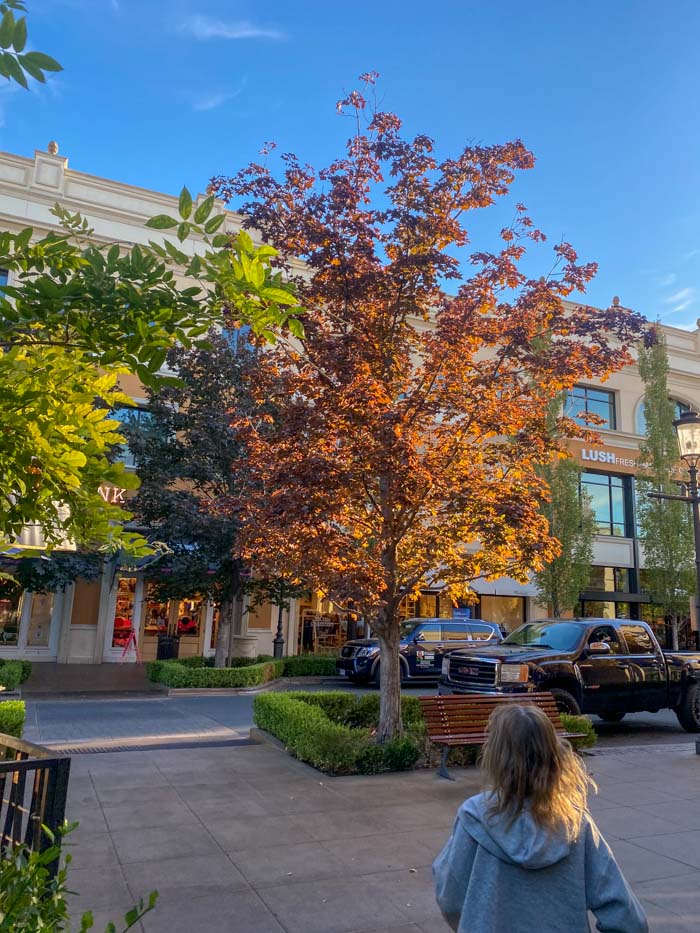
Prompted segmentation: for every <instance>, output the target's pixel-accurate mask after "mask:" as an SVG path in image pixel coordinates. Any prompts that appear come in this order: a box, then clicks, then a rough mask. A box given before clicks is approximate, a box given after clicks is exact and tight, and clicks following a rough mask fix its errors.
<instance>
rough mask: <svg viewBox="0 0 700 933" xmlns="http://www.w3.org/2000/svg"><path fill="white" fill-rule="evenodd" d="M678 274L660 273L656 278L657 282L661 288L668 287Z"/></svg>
mask: <svg viewBox="0 0 700 933" xmlns="http://www.w3.org/2000/svg"><path fill="white" fill-rule="evenodd" d="M677 278H678V276H677V275H676V273H675V272H667V273H666V274H665V275H660V276H659V277H658V279H657V280H656V284H657V285H658V286H659V287H660V288H668V287H669V286H670V285H673V284H674V283H675V281H676V279H677Z"/></svg>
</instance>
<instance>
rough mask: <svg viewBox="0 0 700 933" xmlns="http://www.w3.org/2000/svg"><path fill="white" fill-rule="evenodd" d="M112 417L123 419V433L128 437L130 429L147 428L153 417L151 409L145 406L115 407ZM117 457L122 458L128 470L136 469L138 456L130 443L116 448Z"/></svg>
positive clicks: (117, 458)
mask: <svg viewBox="0 0 700 933" xmlns="http://www.w3.org/2000/svg"><path fill="white" fill-rule="evenodd" d="M110 417H111V418H116V419H117V420H118V421H121V423H122V428H123V431H122V433H123V434H124V435H125V437H127V438H128V436H129V431H130V430H136V431H143V430H145V429H146V428H147V427H148V425H149V424H150V423H151V421H152V418H153V416H152V415H151V413H150V411H148V410H147V409H145V408H114V409H113V410H112V412H111V413H110ZM115 459H116V460H121V462H122V463H123V464H124V466H125V467H126V468H127V470H135V469H136V458H135V457H134V455H133V453H132V452H131V450H130V449H129V445H128V443H127V444H124V445H121V446H119V447H117V448H116V452H115Z"/></svg>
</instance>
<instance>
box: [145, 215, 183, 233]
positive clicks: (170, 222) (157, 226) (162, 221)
mask: <svg viewBox="0 0 700 933" xmlns="http://www.w3.org/2000/svg"><path fill="white" fill-rule="evenodd" d="M146 226H147V227H150V228H151V229H152V230H167V229H168V228H169V227H177V220H175V218H174V217H168V215H167V214H157V215H156V216H155V217H151V219H150V220H147V221H146Z"/></svg>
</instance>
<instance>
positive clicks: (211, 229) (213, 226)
mask: <svg viewBox="0 0 700 933" xmlns="http://www.w3.org/2000/svg"><path fill="white" fill-rule="evenodd" d="M225 220H226V214H217V215H216V217H212V218H211V219H210V220H208V221H207V222H206V223H205V224H204V232H205V233H216V231H217V230H218V229H219V227H220V226H221V224H222V223H223V222H224V221H225Z"/></svg>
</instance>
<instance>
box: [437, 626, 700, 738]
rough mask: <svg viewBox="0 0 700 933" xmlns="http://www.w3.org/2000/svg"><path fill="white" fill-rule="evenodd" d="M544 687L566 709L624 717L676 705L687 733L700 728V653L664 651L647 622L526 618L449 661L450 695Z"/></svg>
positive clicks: (444, 688) (444, 681)
mask: <svg viewBox="0 0 700 933" xmlns="http://www.w3.org/2000/svg"><path fill="white" fill-rule="evenodd" d="M541 690H548V691H549V692H550V693H552V694H554V696H555V697H556V700H557V704H558V706H559V709H560V710H561V711H563V712H567V713H580V712H583V713H595V714H596V715H597V716H600V718H601V719H604V720H605V721H606V722H619V721H620V720H621V719H622V718H623V717H624V715H625V713H637V712H641V711H643V710H648V711H650V712H657V711H658V710H660V709H672V710H673V711H674V712H675V714H676V716H677V717H678V722H679V723H680V724H681V726H683V728H684V729H685V730H686V731H687V732H700V652H696V651H662V650H661V648H660V647H659V643H658V642H657V640H656V638H655V637H654V633H653V632H652V631H651V629H650V628H649V626H648V625H646V624H645V623H644V622H636V621H630V620H626V619H572V620H568V619H567V620H563V619H545V620H543V621H537V622H526V623H525V624H524V625H521V626H520V628H518V629H516V630H515V631H514V632H512V633H511V634H510V635H509V636H508V637H507V638H505V639H504V640H503V641H502V642H501V644H500V645H498V646H497V647H494V648H484V649H481V650H479V649H468V650H460V651H453V652H450V654H449V655H447V657H446V658H445V659H444V661H443V664H442V678H441V680H440V688H439V692H440V693H443V694H445V693H448V694H449V693H494V694H499V693H501V694H505V693H508V694H513V693H529V692H534V691H541Z"/></svg>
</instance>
